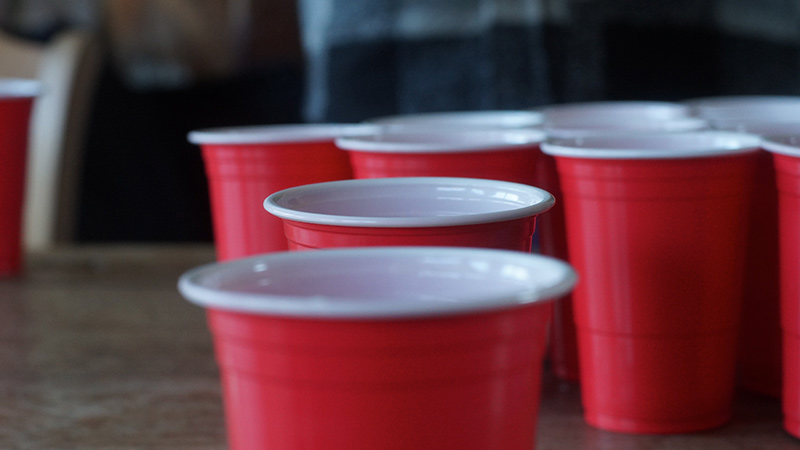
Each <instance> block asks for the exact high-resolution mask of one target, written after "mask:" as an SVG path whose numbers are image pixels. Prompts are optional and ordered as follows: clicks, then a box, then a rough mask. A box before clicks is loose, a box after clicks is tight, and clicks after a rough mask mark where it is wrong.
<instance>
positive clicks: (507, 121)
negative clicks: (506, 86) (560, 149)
mask: <svg viewBox="0 0 800 450" xmlns="http://www.w3.org/2000/svg"><path fill="white" fill-rule="evenodd" d="M543 120H544V118H543V115H542V113H540V112H536V111H531V110H483V111H441V112H428V113H418V114H398V115H392V116H381V117H375V118H372V119H369V120H367V121H366V123H371V124H375V125H382V126H388V127H402V126H413V127H470V128H481V129H483V128H500V129H506V128H512V129H513V128H524V127H534V126H537V125H540V124H541V123H542V121H543Z"/></svg>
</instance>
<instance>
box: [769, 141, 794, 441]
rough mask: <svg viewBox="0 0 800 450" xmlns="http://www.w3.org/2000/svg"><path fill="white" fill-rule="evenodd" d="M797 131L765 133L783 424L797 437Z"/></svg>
mask: <svg viewBox="0 0 800 450" xmlns="http://www.w3.org/2000/svg"><path fill="white" fill-rule="evenodd" d="M798 136H800V133H796V134H792V135H785V136H767V137H765V140H764V143H763V145H764V148H766V149H767V150H769V151H770V152H772V154H773V158H774V163H775V173H776V181H777V187H778V229H779V242H780V252H779V258H780V321H781V329H782V331H783V359H782V362H783V390H782V404H783V406H782V407H783V418H784V421H783V427H784V429H785V430H786V431H787V432H788V433H789V434H791V435H793V436H795V437H800V286H798V283H797V280H798V273H800V236H797V229H798V227H799V226H800V145H799V144H798V143H800V140H798Z"/></svg>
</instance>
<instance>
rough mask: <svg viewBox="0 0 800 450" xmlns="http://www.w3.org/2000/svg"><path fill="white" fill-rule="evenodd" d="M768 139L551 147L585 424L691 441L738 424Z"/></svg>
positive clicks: (685, 137) (691, 138) (594, 141)
mask: <svg viewBox="0 0 800 450" xmlns="http://www.w3.org/2000/svg"><path fill="white" fill-rule="evenodd" d="M758 147H759V139H758V138H757V137H756V136H752V135H746V134H737V133H724V132H697V133H678V134H670V135H666V134H662V135H650V136H631V135H627V136H606V137H585V138H581V139H563V140H558V139H556V140H552V141H548V142H545V143H544V144H543V146H542V148H543V151H544V152H545V153H549V154H551V155H553V156H554V157H555V159H556V162H557V165H558V172H559V177H560V180H561V186H562V189H563V193H564V205H565V217H566V228H567V240H568V245H569V256H570V262H571V263H572V264H574V266H575V268H576V270H577V271H578V272H579V273H581V278H582V281H581V283H580V285H579V286H578V288H577V289H576V291H575V293H574V295H573V300H574V313H575V322H576V326H577V330H578V346H579V358H580V371H581V386H582V399H583V405H584V410H585V418H586V420H587V422H588V423H589V424H591V425H593V426H595V427H598V428H602V429H607V430H611V431H618V432H630V433H684V432H691V431H698V430H703V429H707V428H712V427H716V426H719V425H722V424H723V423H725V422H726V421H727V420H728V419H729V418H730V416H731V414H732V402H733V394H734V379H735V363H736V349H737V334H738V329H739V323H740V311H741V303H742V287H743V285H742V280H743V278H744V267H745V248H746V245H745V242H746V239H747V227H746V224H747V222H748V214H749V206H750V197H751V194H752V192H751V190H752V184H753V170H754V169H753V168H754V162H755V157H756V154H757V153H756V151H757V149H758Z"/></svg>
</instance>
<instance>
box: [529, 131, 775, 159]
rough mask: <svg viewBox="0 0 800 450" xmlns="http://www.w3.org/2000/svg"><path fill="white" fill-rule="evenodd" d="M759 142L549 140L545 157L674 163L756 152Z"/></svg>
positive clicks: (709, 134) (649, 137) (695, 136)
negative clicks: (675, 159) (650, 160)
mask: <svg viewBox="0 0 800 450" xmlns="http://www.w3.org/2000/svg"><path fill="white" fill-rule="evenodd" d="M760 145H761V138H760V137H759V136H757V135H754V134H749V133H734V132H728V131H701V132H688V133H658V134H637V135H631V134H622V135H602V136H587V137H582V138H569V139H548V140H547V141H545V142H544V143H542V151H543V152H544V153H546V154H548V155H552V156H560V157H569V158H588V159H674V158H702V157H710V156H725V155H733V154H738V153H748V152H753V151H757V150H758V149H759V147H760Z"/></svg>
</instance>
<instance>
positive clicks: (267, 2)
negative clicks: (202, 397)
mask: <svg viewBox="0 0 800 450" xmlns="http://www.w3.org/2000/svg"><path fill="white" fill-rule="evenodd" d="M799 21H800V3H799V2H796V1H794V0H695V1H692V0H675V1H671V2H646V1H641V0H639V1H636V0H0V27H2V28H3V29H4V30H5V31H7V32H9V33H11V34H14V35H16V36H21V37H27V38H30V39H35V40H40V41H46V40H47V39H49V38H50V37H51V36H53V35H54V34H55V33H57V32H58V31H59V30H62V29H64V28H86V29H90V30H93V31H94V32H96V33H97V35H98V36H99V37H100V40H101V43H102V44H103V45H104V50H105V53H106V55H107V57H106V58H105V61H106V64H105V66H104V67H103V70H102V73H101V76H100V82H99V85H98V86H97V88H96V90H95V94H94V102H93V107H92V110H91V118H90V123H89V129H88V130H87V137H86V149H85V153H84V154H85V157H84V158H85V161H84V170H83V180H82V185H81V194H80V199H79V204H80V211H79V216H80V223H79V226H78V231H77V236H76V238H77V239H78V240H80V241H84V242H88V241H196V240H202V241H205V240H210V239H211V225H210V218H209V217H210V215H209V210H208V197H207V193H206V184H205V175H204V173H203V168H202V162H201V159H200V153H199V150H198V149H197V148H196V147H194V146H192V145H191V144H189V143H188V142H186V133H187V132H188V131H190V130H192V129H197V128H205V127H217V126H235V125H248V124H273V123H293V122H301V121H310V122H327V121H337V122H340V121H344V122H353V121H360V120H364V119H367V118H369V117H372V116H378V115H384V114H395V113H411V112H421V111H437V110H439V111H442V110H470V109H508V108H529V107H535V106H539V105H543V104H547V103H556V102H569V101H588V100H602V99H612V100H615V99H653V100H681V99H684V98H689V97H695V96H706V95H723V94H786V95H800V26H798V25H799V23H798V22H799Z"/></svg>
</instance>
